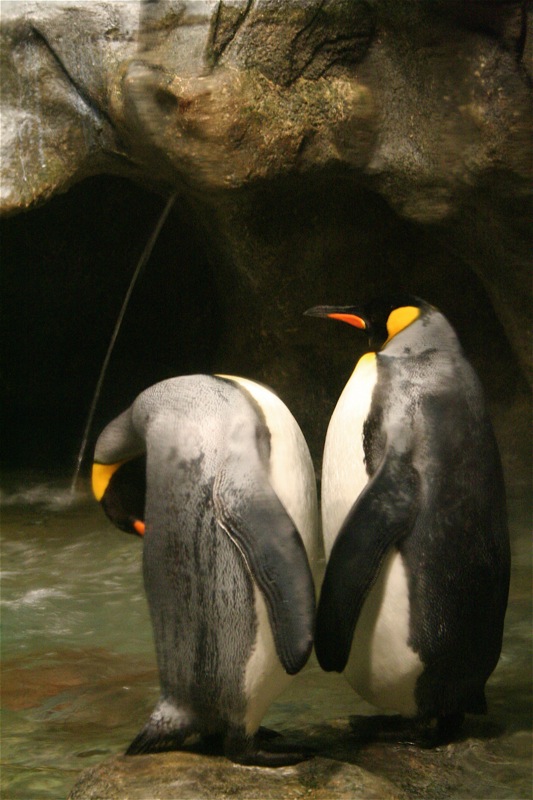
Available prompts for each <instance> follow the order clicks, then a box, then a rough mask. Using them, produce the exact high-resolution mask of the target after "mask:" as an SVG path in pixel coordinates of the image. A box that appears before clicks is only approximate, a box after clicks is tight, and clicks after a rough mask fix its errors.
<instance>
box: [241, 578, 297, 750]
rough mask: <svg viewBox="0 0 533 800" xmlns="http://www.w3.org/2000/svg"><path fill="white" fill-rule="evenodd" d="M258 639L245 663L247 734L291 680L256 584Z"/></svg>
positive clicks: (250, 733) (257, 723)
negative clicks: (282, 661)
mask: <svg viewBox="0 0 533 800" xmlns="http://www.w3.org/2000/svg"><path fill="white" fill-rule="evenodd" d="M254 594H255V613H256V616H257V638H256V640H255V646H254V649H253V651H252V654H251V656H250V660H249V661H248V664H247V665H246V672H245V677H244V691H245V696H246V716H245V727H246V733H247V734H249V735H250V736H251V735H253V734H254V733H255V732H256V730H257V729H258V727H259V725H260V723H261V720H262V719H263V717H264V716H265V714H266V711H267V709H268V707H269V706H270V704H271V703H272V702H273V701H274V700H275V699H276V697H277V696H278V695H279V694H281V692H283V690H284V689H286V687H287V686H288V685H289V683H290V682H291V680H292V676H291V675H287V673H286V672H285V670H284V669H283V667H282V666H281V662H280V660H279V658H278V654H277V653H276V645H275V643H274V637H273V635H272V628H271V627H270V621H269V619H268V611H267V607H266V604H265V601H264V600H263V595H262V594H261V592H260V591H259V589H258V588H257V586H256V585H255V584H254Z"/></svg>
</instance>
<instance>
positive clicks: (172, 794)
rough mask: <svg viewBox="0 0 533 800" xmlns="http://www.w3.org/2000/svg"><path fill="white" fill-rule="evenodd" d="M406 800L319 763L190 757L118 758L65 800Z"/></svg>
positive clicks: (366, 776)
mask: <svg viewBox="0 0 533 800" xmlns="http://www.w3.org/2000/svg"><path fill="white" fill-rule="evenodd" d="M304 797H305V798H308V799H309V800H330V798H332V797H335V798H336V799H337V798H338V800H342V798H350V800H359V798H360V800H405V798H406V795H405V793H404V792H402V791H400V790H398V789H396V788H395V787H394V785H393V784H392V783H390V782H389V781H388V780H386V779H384V778H379V777H377V776H375V775H372V774H371V773H370V772H367V771H366V770H364V769H361V768H360V767H357V766H356V765H354V764H346V763H344V764H343V763H340V762H337V761H334V760H332V759H325V758H319V759H315V760H313V761H308V762H305V763H303V764H301V765H297V766H295V767H286V768H281V769H268V768H267V769H261V768H259V767H241V766H239V765H236V764H231V763H230V762H228V761H226V760H225V759H223V758H211V759H206V758H205V757H202V756H199V755H195V754H189V753H167V754H163V755H161V757H157V758H154V757H153V756H141V757H140V758H135V759H134V760H133V759H131V758H130V759H127V758H126V757H118V758H115V759H112V760H110V761H106V762H104V763H103V764H100V765H99V766H97V767H95V768H93V769H90V770H87V771H86V772H85V773H83V775H82V776H81V777H80V779H79V781H78V783H77V784H76V786H75V787H74V788H73V790H72V792H71V794H70V795H69V800H96V799H97V798H98V799H100V798H106V800H156V798H157V800H177V798H179V800H222V799H223V798H236V799H237V800H297V799H298V798H304Z"/></svg>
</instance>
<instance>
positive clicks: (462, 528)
mask: <svg viewBox="0 0 533 800" xmlns="http://www.w3.org/2000/svg"><path fill="white" fill-rule="evenodd" d="M306 314H308V315H310V316H317V317H330V318H332V319H338V320H341V321H344V322H347V323H349V324H351V325H354V326H355V327H356V328H360V329H362V330H364V331H366V333H367V334H368V336H369V340H370V346H371V348H373V349H374V350H377V352H370V353H367V354H366V355H364V356H363V357H362V358H361V359H360V360H359V362H358V364H357V366H356V368H355V370H354V372H353V374H352V376H351V378H350V379H349V381H348V383H347V384H346V387H345V388H344V391H343V392H342V394H341V396H340V398H339V401H338V403H337V406H336V408H335V410H334V412H333V415H332V418H331V421H330V424H329V427H328V431H327V436H326V442H325V448H324V459H323V469H322V522H323V533H324V543H325V549H326V558H327V567H326V574H325V579H324V584H323V587H322V591H321V597H320V601H319V605H318V611H317V625H316V635H315V647H316V652H317V656H318V660H319V662H320V664H321V666H322V668H323V669H325V670H327V671H331V670H335V671H337V672H343V673H344V675H345V677H346V678H347V680H348V681H349V683H350V684H351V685H352V687H353V688H354V689H355V690H356V691H357V692H358V693H359V694H360V695H361V696H362V697H363V698H365V699H366V700H368V701H369V702H371V703H373V704H374V705H376V706H379V707H381V708H384V709H387V710H391V711H393V710H394V711H397V712H399V713H400V714H401V715H402V716H405V717H417V718H419V719H420V720H421V721H425V722H428V721H431V720H435V719H436V720H437V728H436V731H435V733H434V735H433V741H434V742H436V743H437V742H439V741H440V742H444V741H446V740H448V741H449V740H450V739H452V738H453V737H454V736H455V735H456V734H457V732H458V731H459V729H460V726H461V724H462V722H463V718H464V714H465V712H471V713H484V712H485V711H486V700H485V683H486V681H487V679H488V677H489V676H490V674H491V673H492V671H493V670H494V668H495V666H496V663H497V661H498V658H499V655H500V652H501V644H502V634H503V622H504V615H505V609H506V605H507V595H508V587H509V561H510V555H509V538H508V531H507V520H506V508H505V490H504V483H503V475H502V469H501V464H500V458H499V454H498V449H497V445H496V441H495V438H494V434H493V430H492V427H491V424H490V421H489V418H488V414H487V410H486V407H485V402H484V398H483V391H482V388H481V385H480V383H479V380H478V379H477V377H476V375H475V373H474V370H473V369H472V367H471V366H470V364H469V363H468V361H467V360H466V358H465V356H464V354H463V352H462V350H461V346H460V344H459V341H458V339H457V336H456V334H455V332H454V330H453V329H452V327H451V326H450V324H449V323H448V321H447V320H446V319H445V317H444V316H443V315H442V314H441V313H440V312H439V311H438V310H437V309H436V308H434V307H433V306H431V305H429V304H428V303H426V302H424V301H423V300H420V299H418V298H415V297H411V296H407V297H397V298H394V299H392V301H390V302H389V301H388V300H380V301H373V302H371V303H370V304H369V305H367V306H366V307H363V308H355V307H351V306H350V307H341V308H339V307H330V306H318V307H316V308H312V309H310V310H309V311H307V312H306Z"/></svg>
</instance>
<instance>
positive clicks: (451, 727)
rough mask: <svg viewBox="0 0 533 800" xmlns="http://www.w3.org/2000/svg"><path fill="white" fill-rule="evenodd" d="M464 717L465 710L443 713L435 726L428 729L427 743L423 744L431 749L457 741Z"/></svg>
mask: <svg viewBox="0 0 533 800" xmlns="http://www.w3.org/2000/svg"><path fill="white" fill-rule="evenodd" d="M464 719H465V715H464V712H463V711H457V712H455V713H454V714H442V715H441V716H440V717H438V718H437V723H436V725H435V726H434V727H432V728H428V729H426V736H425V744H423V745H422V746H423V747H424V746H425V747H426V748H428V749H429V748H433V747H439V746H440V745H444V744H450V743H451V742H455V741H456V740H457V739H458V738H459V737H460V735H461V730H462V727H463V722H464Z"/></svg>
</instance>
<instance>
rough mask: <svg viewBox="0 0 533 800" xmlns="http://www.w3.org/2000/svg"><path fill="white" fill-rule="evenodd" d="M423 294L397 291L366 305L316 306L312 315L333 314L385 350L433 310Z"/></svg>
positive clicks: (307, 312) (370, 342)
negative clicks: (415, 322)
mask: <svg viewBox="0 0 533 800" xmlns="http://www.w3.org/2000/svg"><path fill="white" fill-rule="evenodd" d="M431 309H432V306H430V305H429V303H426V302H425V300H421V299H420V298H419V297H415V296H414V295H409V294H397V295H391V296H388V297H379V298H375V299H374V300H371V301H370V302H369V303H366V304H365V305H362V306H314V308H310V309H308V310H307V311H306V312H305V314H306V315H307V316H309V317H329V318H330V319H338V320H340V321H341V322H347V323H348V324H349V325H353V326H354V327H355V328H359V329H360V330H363V331H365V332H366V334H367V336H368V341H369V345H370V349H371V350H381V349H382V348H383V347H384V346H385V345H386V344H387V343H388V342H389V341H390V340H391V339H392V338H393V337H394V336H396V334H397V333H400V331H403V330H404V328H407V326H408V325H410V324H411V323H412V322H414V321H415V320H417V319H419V318H420V317H422V316H423V315H424V314H425V313H427V312H428V311H430V310H431Z"/></svg>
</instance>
